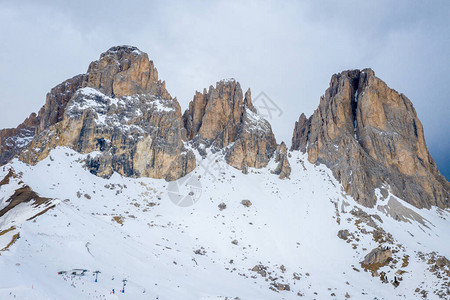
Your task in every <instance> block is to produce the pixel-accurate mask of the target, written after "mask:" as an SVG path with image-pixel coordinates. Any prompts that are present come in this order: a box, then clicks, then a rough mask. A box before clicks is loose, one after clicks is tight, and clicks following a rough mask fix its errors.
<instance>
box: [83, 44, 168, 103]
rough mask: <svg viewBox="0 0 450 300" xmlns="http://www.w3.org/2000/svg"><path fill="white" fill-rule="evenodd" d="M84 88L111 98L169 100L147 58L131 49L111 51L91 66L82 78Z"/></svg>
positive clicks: (126, 47)
mask: <svg viewBox="0 0 450 300" xmlns="http://www.w3.org/2000/svg"><path fill="white" fill-rule="evenodd" d="M86 76H87V78H86V82H85V83H84V85H83V87H85V86H88V87H92V88H95V89H97V90H99V91H101V92H102V93H103V94H105V95H107V96H111V97H120V96H127V95H134V94H147V93H149V94H152V95H157V96H159V97H162V98H165V99H170V98H171V96H170V94H169V93H168V92H167V90H166V88H165V83H164V82H161V81H160V80H159V79H158V71H157V70H156V68H155V66H154V65H153V61H151V60H149V58H148V55H147V54H146V53H144V52H142V51H140V50H139V49H138V48H136V47H133V46H116V47H112V48H110V49H109V50H107V51H106V52H104V53H102V54H101V55H100V59H99V60H96V61H94V62H92V63H91V64H90V65H89V69H88V71H87V74H86Z"/></svg>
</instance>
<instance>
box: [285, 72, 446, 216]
mask: <svg viewBox="0 0 450 300" xmlns="http://www.w3.org/2000/svg"><path fill="white" fill-rule="evenodd" d="M291 149H292V150H300V151H303V152H305V151H306V152H307V153H308V160H309V161H310V162H311V163H323V164H325V165H326V166H328V167H329V168H330V169H331V170H332V171H333V175H334V176H335V177H336V179H337V180H339V181H340V182H341V183H342V186H343V188H344V191H345V192H346V193H348V194H350V195H351V196H352V197H354V198H355V200H356V201H358V202H359V203H361V204H363V205H365V206H368V207H373V206H374V205H375V204H376V202H377V191H379V193H381V195H385V196H386V195H387V190H389V191H391V192H392V193H393V194H394V195H396V196H398V197H399V198H402V199H404V200H405V201H407V202H409V203H411V204H413V205H414V206H416V207H419V208H423V207H425V208H430V207H431V206H438V207H440V208H446V207H450V199H449V198H450V194H449V192H450V185H449V182H448V181H447V180H446V179H445V178H444V177H443V176H442V175H441V174H440V173H439V171H438V169H437V167H436V164H435V162H434V160H433V158H432V157H431V155H430V153H429V152H428V149H427V147H426V144H425V138H424V132H423V128H422V124H421V123H420V121H419V119H418V118H417V114H416V111H415V109H414V107H413V105H412V103H411V101H410V100H409V99H408V98H407V97H406V96H405V95H403V94H399V93H398V92H396V91H395V90H393V89H390V88H389V87H388V86H387V85H386V83H384V82H383V81H382V80H381V79H379V78H377V77H376V76H375V73H374V72H373V71H372V70H371V69H364V70H362V71H360V70H352V71H344V72H342V73H339V74H335V75H333V77H332V78H331V82H330V87H329V88H328V89H327V90H326V92H325V94H324V95H323V96H322V97H321V99H320V104H319V107H318V108H317V109H316V110H315V111H314V114H313V115H312V116H311V117H310V118H309V119H307V118H306V117H305V115H303V114H302V115H301V116H300V118H299V120H298V122H296V123H295V128H294V135H293V138H292V147H291Z"/></svg>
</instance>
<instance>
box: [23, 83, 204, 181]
mask: <svg viewBox="0 0 450 300" xmlns="http://www.w3.org/2000/svg"><path fill="white" fill-rule="evenodd" d="M181 124H182V123H181V109H180V106H179V105H178V103H177V102H176V100H171V99H162V98H158V97H156V96H153V95H149V94H147V95H146V94H140V95H133V96H123V97H120V98H110V97H107V96H105V95H104V94H102V93H101V92H99V91H97V90H95V89H92V88H83V89H80V90H78V91H77V92H76V93H75V95H74V96H73V97H72V99H71V100H70V102H69V104H68V106H67V108H66V112H65V115H64V118H63V120H62V121H61V122H59V123H57V124H55V125H53V126H52V127H50V129H49V130H46V131H44V132H42V133H41V134H39V135H37V136H36V138H35V139H34V140H33V141H32V142H31V143H30V145H29V147H28V148H27V149H26V150H25V151H24V152H23V153H22V154H21V155H20V158H21V159H22V160H23V161H25V162H27V163H32V164H34V163H36V162H38V161H39V160H41V159H43V158H45V157H47V155H48V154H49V152H50V151H51V150H52V149H53V148H55V147H57V146H68V147H70V148H73V149H75V150H76V151H78V152H80V153H91V152H93V151H98V152H95V154H93V155H92V157H90V159H89V161H88V167H89V169H90V171H91V173H93V174H96V175H99V176H104V177H108V176H110V175H111V174H112V173H113V172H114V171H115V172H118V173H120V174H122V175H124V176H131V177H140V176H145V177H152V178H165V179H167V180H174V179H177V178H180V177H182V176H184V175H186V174H187V173H189V172H190V171H192V170H193V169H194V168H195V156H194V154H193V153H192V151H190V150H187V149H186V148H185V147H184V144H183V134H184V131H183V129H182V127H181Z"/></svg>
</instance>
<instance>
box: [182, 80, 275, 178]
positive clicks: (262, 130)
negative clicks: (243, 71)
mask: <svg viewBox="0 0 450 300" xmlns="http://www.w3.org/2000/svg"><path fill="white" fill-rule="evenodd" d="M183 122H184V125H185V127H186V131H187V134H188V138H189V140H191V141H192V143H193V145H194V146H195V147H196V148H197V149H198V150H199V151H200V152H201V153H202V154H206V152H205V149H207V148H212V151H218V150H221V149H224V152H225V157H226V160H227V162H228V163H229V164H230V165H231V166H233V167H235V168H237V169H239V170H242V171H243V172H244V173H245V172H247V169H248V167H253V168H261V167H265V166H267V164H268V162H269V160H270V158H272V156H273V154H274V152H275V150H276V147H277V143H276V140H275V136H274V134H273V132H272V128H271V126H270V124H269V122H268V121H267V120H265V119H264V118H262V117H261V116H260V115H259V114H258V113H257V111H256V108H255V107H254V106H253V104H252V97H251V92H250V89H249V90H248V91H247V92H246V93H245V97H244V96H243V92H242V89H241V85H240V84H239V82H237V81H236V80H234V79H228V80H222V81H219V82H217V83H216V87H213V86H210V87H209V90H208V91H206V89H204V90H203V94H202V93H199V92H197V93H196V94H195V96H194V99H193V100H192V101H191V102H190V103H189V108H188V109H187V110H186V111H185V113H184V115H183Z"/></svg>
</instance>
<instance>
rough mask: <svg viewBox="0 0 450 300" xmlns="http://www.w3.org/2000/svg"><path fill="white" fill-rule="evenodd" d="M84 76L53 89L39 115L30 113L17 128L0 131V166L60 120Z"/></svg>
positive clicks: (78, 76)
mask: <svg viewBox="0 0 450 300" xmlns="http://www.w3.org/2000/svg"><path fill="white" fill-rule="evenodd" d="M84 76H85V75H84V74H81V75H77V76H75V77H73V78H71V79H68V80H66V81H64V82H62V83H61V84H58V85H57V86H56V87H54V88H53V89H52V90H51V91H50V92H49V93H48V94H47V97H46V101H45V105H44V106H43V107H42V108H41V109H40V110H39V114H37V115H36V113H32V114H31V115H30V116H29V117H28V118H27V119H26V120H25V121H24V122H23V123H22V124H20V125H19V126H18V127H17V128H10V129H2V130H0V145H1V146H0V147H1V148H0V165H4V164H6V163H7V162H8V161H10V160H11V159H12V158H13V157H14V156H15V155H17V154H18V153H19V152H21V151H22V149H23V148H24V147H25V146H27V145H28V143H30V142H31V140H32V139H33V138H34V136H35V135H36V134H38V133H40V132H42V131H44V130H46V129H48V128H49V127H50V126H51V125H53V124H55V123H57V122H59V121H61V120H62V117H63V115H64V111H65V108H66V106H67V103H68V102H69V100H70V98H71V97H72V96H73V94H74V93H75V91H77V90H78V89H79V88H81V86H82V84H83V80H84Z"/></svg>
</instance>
